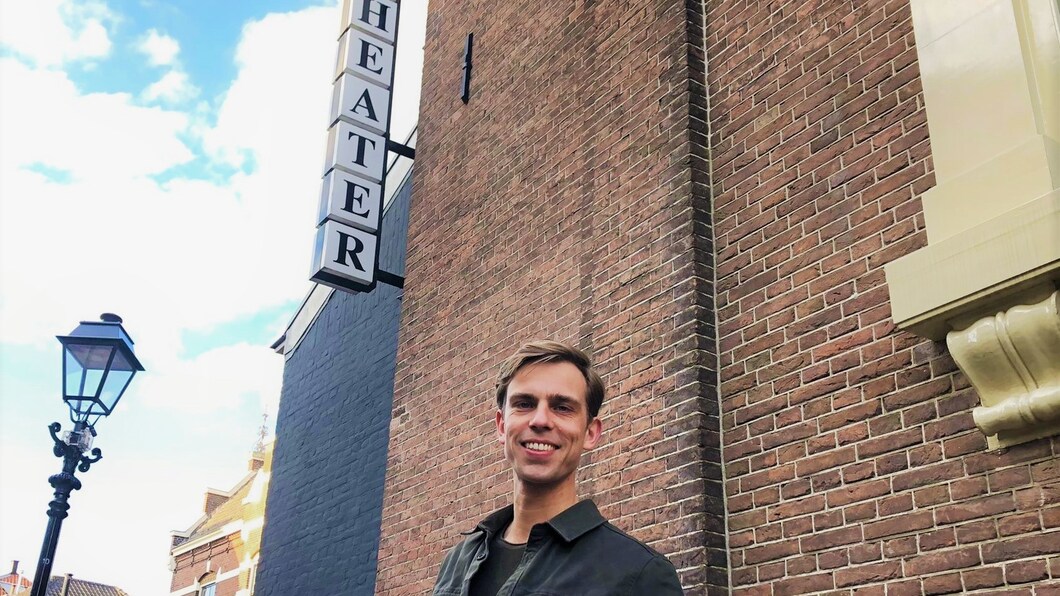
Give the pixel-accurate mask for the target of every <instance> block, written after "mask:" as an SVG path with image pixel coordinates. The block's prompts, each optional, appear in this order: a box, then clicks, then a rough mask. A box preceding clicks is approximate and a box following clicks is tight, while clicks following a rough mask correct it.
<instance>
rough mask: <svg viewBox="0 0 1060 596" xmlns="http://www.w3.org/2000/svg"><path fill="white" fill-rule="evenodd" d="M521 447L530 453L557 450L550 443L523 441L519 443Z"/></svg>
mask: <svg viewBox="0 0 1060 596" xmlns="http://www.w3.org/2000/svg"><path fill="white" fill-rule="evenodd" d="M520 444H521V445H522V446H523V447H526V448H527V449H530V450H532V451H554V450H556V449H559V447H557V446H556V445H553V444H551V443H542V442H541V441H523V442H522V443H520Z"/></svg>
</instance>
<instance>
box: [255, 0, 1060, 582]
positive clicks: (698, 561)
mask: <svg viewBox="0 0 1060 596" xmlns="http://www.w3.org/2000/svg"><path fill="white" fill-rule="evenodd" d="M1058 23H1060V6H1058V5H1057V3H1056V2H1051V1H1049V0H1044V1H1037V0H1028V1H1027V2H1007V1H1000V0H983V1H982V2H967V1H965V0H952V1H951V0H886V1H879V2H849V1H840V0H807V1H799V2H785V1H775V2H765V1H756V0H748V1H725V2H722V1H713V2H699V1H674V0H656V1H653V2H645V1H637V0H634V1H630V2H624V3H620V2H604V1H595V0H585V1H576V2H565V3H563V2H530V1H525V0H510V1H508V2H503V3H497V2H484V1H472V2H456V1H453V0H433V1H432V2H431V4H430V10H429V13H428V20H427V33H426V46H425V62H424V70H423V92H422V102H421V110H420V120H419V129H418V135H419V136H418V145H417V149H416V165H415V175H414V177H413V189H412V198H411V205H410V206H409V207H408V237H407V262H406V263H405V270H404V273H405V283H404V288H403V293H402V295H401V297H400V300H401V304H400V308H401V321H400V328H399V333H398V340H397V348H396V358H395V361H396V374H395V378H394V389H393V406H392V411H391V418H390V420H389V426H388V427H386V429H385V430H386V431H388V432H389V435H388V441H389V444H388V448H387V460H386V462H387V463H386V474H385V475H386V480H385V486H384V490H383V495H384V496H383V498H382V505H381V506H382V521H381V525H380V528H379V547H378V565H377V570H376V574H375V576H374V578H369V580H368V581H367V582H366V583H365V582H364V581H363V579H364V578H361V580H362V584H360V585H367V586H368V587H366V588H365V593H369V592H370V591H371V586H372V585H374V591H375V593H377V594H385V595H398V594H402V595H404V594H423V593H425V592H428V591H429V590H430V587H431V586H432V584H433V580H434V577H435V574H436V573H437V569H438V565H439V563H440V561H441V559H442V556H443V555H444V553H445V551H446V549H448V548H449V547H450V546H451V545H452V544H454V543H455V542H456V541H458V540H460V538H461V536H460V532H461V531H464V530H468V529H470V528H472V527H473V526H474V524H475V523H476V522H477V521H478V520H480V519H481V518H482V517H484V516H485V515H486V514H487V513H489V512H490V511H492V510H493V509H495V508H498V507H500V506H502V505H504V504H506V503H507V499H508V498H509V494H510V491H511V481H510V476H509V472H508V470H507V468H506V466H505V465H504V462H503V460H502V455H501V450H500V448H499V447H498V445H497V444H496V441H495V438H494V436H493V432H494V431H493V414H492V411H493V409H494V407H495V406H494V405H493V402H492V391H493V380H494V373H495V370H496V366H497V364H498V363H499V362H500V361H501V360H502V359H503V358H504V357H505V356H507V355H508V354H510V353H511V352H512V351H513V350H514V349H515V348H516V347H518V345H519V344H520V343H521V342H522V341H524V340H527V339H531V338H537V337H551V338H556V339H561V340H566V341H570V342H572V343H575V344H577V345H579V346H581V347H582V348H584V349H586V350H587V351H589V352H590V353H591V354H592V355H593V356H594V359H595V360H596V362H597V363H598V365H599V367H600V368H601V371H602V373H603V374H604V378H605V381H606V384H607V386H608V387H609V395H608V399H607V400H606V401H605V405H604V408H603V410H602V416H603V424H604V428H605V431H604V440H603V442H602V445H601V446H600V447H598V448H597V449H596V450H594V451H593V452H591V453H589V454H587V455H586V456H585V458H584V459H583V465H582V468H581V472H580V490H581V494H582V495H583V496H585V497H592V498H593V499H595V500H596V502H597V503H598V504H599V505H600V507H601V511H602V512H603V513H604V515H605V516H607V517H608V518H610V519H611V521H612V522H613V523H615V524H616V525H617V526H619V527H621V528H624V529H626V530H627V531H629V532H630V533H631V534H633V535H634V536H636V537H638V538H640V539H642V540H644V541H646V542H647V543H649V544H650V545H652V546H653V547H654V548H656V549H658V550H659V551H661V552H663V553H666V554H667V555H668V556H669V557H670V559H671V560H672V561H673V562H674V563H675V565H676V566H677V568H678V571H679V574H680V576H681V580H682V583H683V585H684V586H685V589H686V591H687V593H689V594H724V593H733V594H742V595H751V594H755V595H758V594H762V595H775V596H780V595H787V594H804V593H828V594H849V595H853V594H857V595H859V596H860V595H877V594H878V595H888V596H892V595H901V594H918V595H920V594H943V593H956V592H963V591H968V592H975V591H980V590H982V591H984V593H985V592H986V591H997V592H999V593H1006V594H1021V595H1044V594H1060V440H1058V438H1057V436H1058V434H1060V317H1058V315H1057V304H1058V302H1060V298H1058V296H1060V294H1057V285H1058V283H1060V243H1058V242H1057V239H1058V238H1060V151H1058V150H1057V147H1060V144H1058V143H1060V117H1058V116H1057V114H1060V93H1055V91H1057V90H1058V89H1060V38H1058V36H1057V31H1058V30H1060V27H1058ZM469 33H473V34H474V44H475V46H474V53H473V55H474V60H473V70H472V73H473V74H472V80H471V91H470V99H469V101H468V102H467V103H466V104H465V103H464V102H462V101H461V99H460V90H459V84H458V82H459V81H460V80H461V76H462V72H463V71H462V67H463V61H462V60H461V56H462V55H463V48H464V44H465V40H466V39H467V35H468V34H469ZM321 308H322V309H324V307H321ZM322 312H325V313H328V312H329V311H327V310H326V309H324V310H322ZM328 320H329V321H331V323H330V324H331V325H336V324H341V323H337V322H336V319H335V318H334V316H333V315H332V318H330V319H328ZM303 332H305V333H307V334H308V335H307V336H309V337H312V338H313V340H312V341H319V339H318V338H319V337H323V335H313V333H314V331H312V328H311V326H310V330H309V331H304V330H303V331H300V332H299V333H303ZM320 333H321V334H322V333H323V331H320ZM287 341H288V342H289V343H291V342H292V341H297V339H295V340H292V338H291V337H287ZM301 349H305V350H307V352H306V353H310V352H308V350H310V349H315V348H301ZM311 353H312V354H313V358H315V359H317V362H316V363H315V364H314V363H312V362H307V361H305V360H301V361H297V360H288V366H289V367H291V366H293V365H292V362H295V363H296V364H297V365H298V366H299V367H302V368H299V369H298V372H297V373H295V372H290V375H289V376H288V377H285V388H284V392H285V393H284V396H285V397H284V399H290V398H289V397H288V395H289V393H288V392H289V391H292V390H293V389H294V388H296V384H297V383H298V382H299V379H300V378H304V377H305V376H306V374H307V373H305V372H304V371H305V370H310V369H312V368H313V366H317V367H318V368H320V369H324V368H326V367H333V366H335V365H336V364H337V363H339V362H340V360H339V357H338V355H337V354H332V353H328V352H327V351H326V350H319V349H318V350H317V351H314V352H311ZM288 357H289V358H290V355H289V356H288ZM342 357H343V358H349V357H351V356H350V354H342ZM291 370H294V369H291ZM295 393H297V391H295ZM307 403H308V402H299V403H298V404H291V403H290V402H288V403H286V404H284V403H281V414H280V425H279V427H278V431H277V432H278V433H279V435H280V437H281V442H280V447H279V450H278V452H277V453H278V456H277V457H278V458H279V457H280V455H279V454H280V453H281V452H283V450H284V449H291V451H290V452H283V455H284V458H285V459H286V458H287V457H289V456H288V453H290V454H294V453H296V450H297V449H299V448H301V449H303V450H304V449H305V448H304V445H306V444H313V441H314V438H313V437H312V435H311V434H310V433H308V432H307V431H306V430H305V429H307V428H311V426H310V421H311V420H312V416H313V415H314V414H313V411H312V410H311V408H308V407H306V404H307ZM332 403H338V401H337V400H332ZM285 408H288V410H287V412H291V411H292V408H302V410H301V411H299V412H298V413H297V416H299V417H300V418H298V419H297V421H295V418H294V417H291V418H285V416H295V415H293V414H285ZM286 420H291V422H289V423H286V422H285V421H286ZM285 423H286V424H289V426H287V427H285ZM288 430H289V432H290V434H287V435H285V434H284V433H285V432H287V431H288ZM299 433H301V434H299ZM284 441H288V443H286V444H285V443H284ZM307 442H308V443H307ZM288 445H290V447H288ZM299 445H301V446H302V447H299ZM290 457H291V458H292V461H294V456H293V455H291V456H290ZM292 467H293V466H292ZM281 473H283V474H286V473H291V472H288V471H287V468H285V469H284V470H283V471H282V472H281V471H280V470H279V468H278V470H277V479H279V478H280V475H281ZM308 496H311V495H307V497H308ZM285 514H286V512H279V511H272V510H270V512H269V515H270V516H273V515H278V516H282V515H285ZM267 540H268V539H267ZM265 564H266V565H269V566H272V567H273V568H274V569H275V570H276V574H277V576H278V575H280V574H281V573H282V571H281V569H282V566H283V563H282V562H281V561H279V560H275V561H271V562H270V561H266V563H265ZM373 580H374V581H373ZM358 593H360V592H358Z"/></svg>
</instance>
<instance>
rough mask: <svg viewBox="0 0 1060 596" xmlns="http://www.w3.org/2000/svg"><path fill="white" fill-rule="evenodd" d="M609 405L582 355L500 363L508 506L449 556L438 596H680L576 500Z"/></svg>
mask: <svg viewBox="0 0 1060 596" xmlns="http://www.w3.org/2000/svg"><path fill="white" fill-rule="evenodd" d="M603 401H604V385H603V381H602V380H601V379H600V375H599V374H598V373H597V372H596V371H595V370H593V368H592V365H591V363H590V361H589V357H588V356H586V355H585V353H583V352H582V351H581V350H578V349H577V348H574V347H571V346H568V345H566V344H562V343H559V342H554V341H535V342H531V343H528V344H526V345H525V346H523V347H522V348H520V349H519V351H518V352H516V353H515V354H514V355H512V357H511V358H509V359H508V360H507V361H505V362H504V364H503V365H502V366H501V370H500V375H499V378H498V380H497V414H496V423H497V440H498V441H500V442H501V443H502V444H503V445H504V457H505V458H506V459H507V460H508V463H509V464H510V465H511V467H512V475H513V480H514V491H513V494H512V504H511V505H509V506H507V507H505V508H504V509H501V510H500V511H497V512H495V513H493V514H492V515H490V516H489V517H487V518H486V519H484V520H483V521H482V522H481V523H479V524H478V526H476V527H475V529H474V530H472V531H471V532H469V533H468V537H467V539H466V540H464V541H463V542H461V543H460V544H458V545H457V546H456V547H455V548H453V549H452V550H451V551H449V554H448V555H446V557H445V561H443V562H442V568H441V571H440V572H439V574H438V581H437V582H436V583H435V586H434V594H435V595H436V596H530V595H564V596H566V595H571V596H583V595H584V596H588V595H600V596H603V595H626V594H629V595H650V596H655V595H660V596H669V595H671V594H681V593H682V591H681V584H680V583H679V582H678V580H677V572H676V571H675V570H674V566H673V565H672V564H671V563H670V562H669V561H668V560H667V559H666V557H664V556H662V555H661V554H659V553H657V552H655V551H654V550H652V549H651V548H649V547H648V546H646V545H645V544H643V543H641V542H640V541H638V540H636V539H635V538H632V537H630V536H628V535H627V534H625V533H624V532H622V531H621V530H619V529H618V528H616V527H615V526H613V525H611V524H610V523H608V522H607V520H605V519H604V518H603V517H602V516H601V515H600V512H599V511H598V510H597V508H596V505H595V504H594V503H593V502H592V501H591V500H588V499H586V500H584V501H580V502H579V501H578V497H577V486H576V478H575V476H576V472H577V470H578V464H579V462H580V460H581V455H582V453H583V452H585V451H588V450H590V449H592V448H593V447H595V446H596V444H597V443H598V442H599V441H600V434H601V432H602V425H601V423H600V418H599V417H598V415H599V413H600V406H601V404H603Z"/></svg>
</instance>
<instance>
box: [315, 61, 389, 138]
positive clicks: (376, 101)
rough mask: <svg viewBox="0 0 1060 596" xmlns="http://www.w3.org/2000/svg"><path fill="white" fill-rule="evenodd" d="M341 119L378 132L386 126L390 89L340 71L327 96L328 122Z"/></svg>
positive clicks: (381, 131)
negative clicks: (329, 114)
mask: <svg viewBox="0 0 1060 596" xmlns="http://www.w3.org/2000/svg"><path fill="white" fill-rule="evenodd" d="M339 118H343V119H345V120H347V121H349V122H353V123H354V124H360V125H361V126H364V127H365V128H368V129H370V130H371V131H373V132H376V133H379V134H381V135H382V134H386V132H387V129H388V127H389V125H390V92H389V91H387V90H386V88H385V87H380V86H379V85H376V84H374V83H369V82H368V81H365V80H364V79H359V78H357V77H355V76H353V75H351V74H349V73H343V74H342V76H341V77H339V80H338V81H337V82H336V83H335V89H334V92H333V93H332V95H331V119H330V120H328V123H329V124H334V123H335V121H336V120H338V119H339Z"/></svg>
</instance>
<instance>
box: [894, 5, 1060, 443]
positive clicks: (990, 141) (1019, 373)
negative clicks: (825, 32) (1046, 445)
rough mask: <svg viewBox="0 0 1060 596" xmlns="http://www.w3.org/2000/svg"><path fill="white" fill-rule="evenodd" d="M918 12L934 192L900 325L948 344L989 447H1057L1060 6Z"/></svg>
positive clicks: (897, 298) (902, 289)
mask: <svg viewBox="0 0 1060 596" xmlns="http://www.w3.org/2000/svg"><path fill="white" fill-rule="evenodd" d="M911 4H912V14H913V27H914V31H915V35H916V44H917V55H918V59H919V63H920V70H921V78H922V81H923V86H924V98H925V101H926V104H927V105H926V109H927V115H928V128H929V131H930V135H931V150H932V158H933V161H934V165H935V176H936V183H937V184H936V186H935V187H934V188H932V189H931V190H929V191H928V192H926V193H924V195H923V197H922V200H923V206H924V220H925V225H926V227H927V237H928V245H927V246H926V247H924V248H922V249H920V250H918V251H916V252H914V253H912V254H910V255H907V256H906V257H903V258H901V259H898V260H896V261H894V262H892V263H891V264H889V265H888V266H887V282H888V285H889V286H890V291H891V305H892V314H893V317H894V320H895V322H896V324H897V325H898V326H899V327H900V328H903V329H907V330H909V331H912V332H913V333H916V334H918V335H922V336H924V337H929V338H932V339H936V340H941V339H943V338H945V339H946V343H947V345H948V347H949V349H950V353H951V354H952V355H953V358H954V360H955V361H956V362H957V364H958V366H960V368H961V370H963V371H964V372H965V374H966V375H967V376H968V378H969V380H970V381H971V382H972V384H973V385H974V386H975V387H976V389H977V390H978V392H979V395H980V398H981V400H982V406H981V407H979V408H976V410H975V411H974V412H973V415H974V418H975V422H976V425H977V426H978V427H979V428H980V430H982V431H983V432H984V433H985V434H986V435H987V437H988V442H989V444H990V447H991V448H997V447H1003V446H1008V445H1014V444H1018V443H1022V442H1026V441H1029V440H1032V439H1035V438H1038V437H1042V436H1049V435H1053V434H1058V433H1060V316H1058V314H1057V305H1058V301H1060V296H1058V293H1057V287H1058V284H1060V1H1058V0H912V2H911Z"/></svg>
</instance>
